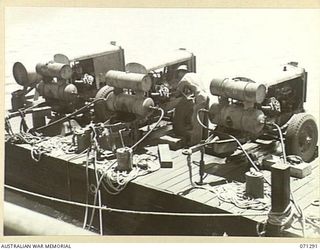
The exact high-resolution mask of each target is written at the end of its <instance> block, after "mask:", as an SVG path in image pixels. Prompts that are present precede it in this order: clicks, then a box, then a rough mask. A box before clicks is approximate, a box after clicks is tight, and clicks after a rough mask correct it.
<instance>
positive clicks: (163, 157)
mask: <svg viewBox="0 0 320 250" xmlns="http://www.w3.org/2000/svg"><path fill="white" fill-rule="evenodd" d="M158 153H159V160H160V166H161V168H172V165H173V159H172V156H171V151H170V149H169V145H168V144H159V145H158Z"/></svg>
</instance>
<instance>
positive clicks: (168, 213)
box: [4, 184, 268, 217]
mask: <svg viewBox="0 0 320 250" xmlns="http://www.w3.org/2000/svg"><path fill="white" fill-rule="evenodd" d="M4 186H5V188H8V189H11V190H14V191H17V192H21V193H25V194H28V195H32V196H35V197H39V198H43V199H47V200H51V201H56V202H61V203H65V204H69V205H74V206H80V207H88V208H95V209H101V210H104V211H108V212H116V213H125V214H139V215H158V216H187V217H243V216H250V217H256V216H267V215H268V213H241V214H231V213H182V212H153V211H138V210H129V209H119V208H111V207H107V206H96V205H90V204H84V203H81V202H76V201H68V200H64V199H60V198H55V197H52V196H47V195H43V194H38V193H34V192H31V191H27V190H23V189H20V188H16V187H12V186H10V185H7V184H5V185H4Z"/></svg>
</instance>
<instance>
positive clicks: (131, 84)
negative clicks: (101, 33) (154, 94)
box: [94, 70, 155, 151]
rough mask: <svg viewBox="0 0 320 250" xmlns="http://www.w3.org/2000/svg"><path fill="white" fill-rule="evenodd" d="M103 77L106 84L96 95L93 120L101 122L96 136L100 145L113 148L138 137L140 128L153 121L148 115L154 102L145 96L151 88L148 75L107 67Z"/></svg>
mask: <svg viewBox="0 0 320 250" xmlns="http://www.w3.org/2000/svg"><path fill="white" fill-rule="evenodd" d="M105 79H106V82H107V85H106V86H104V87H102V88H101V89H100V90H99V91H98V92H97V94H96V97H95V98H96V100H98V101H97V102H96V103H95V105H94V114H95V122H96V123H100V124H101V123H102V124H103V125H102V129H100V133H99V135H98V141H99V143H100V146H101V147H102V148H104V149H107V150H113V151H115V149H117V148H120V147H125V146H132V145H133V144H134V143H136V142H137V141H138V140H139V139H140V137H141V133H140V132H139V128H141V127H143V126H145V125H146V124H148V123H149V122H150V121H152V119H150V118H149V114H150V113H151V112H152V111H153V110H154V106H155V105H154V102H153V100H152V98H150V97H146V96H145V95H144V93H145V92H147V91H149V90H150V88H151V79H150V76H148V75H145V74H138V73H126V72H122V71H116V70H110V71H108V72H107V73H106V74H105Z"/></svg>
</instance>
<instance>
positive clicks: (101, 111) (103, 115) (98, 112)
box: [94, 85, 113, 122]
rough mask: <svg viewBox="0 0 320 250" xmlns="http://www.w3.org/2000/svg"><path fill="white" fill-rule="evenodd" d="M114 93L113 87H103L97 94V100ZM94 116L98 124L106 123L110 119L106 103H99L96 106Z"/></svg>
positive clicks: (102, 101)
mask: <svg viewBox="0 0 320 250" xmlns="http://www.w3.org/2000/svg"><path fill="white" fill-rule="evenodd" d="M112 92H113V87H111V86H108V85H106V86H103V87H102V88H101V89H99V91H98V92H97V94H96V97H95V99H100V98H106V97H107V96H108V95H109V94H111V93H112ZM94 114H95V119H96V121H97V122H105V121H106V120H108V119H109V117H110V114H111V113H110V112H109V111H108V110H107V104H106V101H104V100H101V101H97V102H96V103H95V104H94Z"/></svg>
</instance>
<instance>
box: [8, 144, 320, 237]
mask: <svg viewBox="0 0 320 250" xmlns="http://www.w3.org/2000/svg"><path fill="white" fill-rule="evenodd" d="M245 148H246V149H247V150H248V152H249V153H255V154H256V155H257V156H258V157H262V156H265V155H268V154H271V153H272V152H274V149H275V146H274V143H269V144H268V143H261V144H256V143H250V144H246V145H245ZM145 149H147V150H149V151H151V152H154V153H157V146H155V145H150V146H146V147H145ZM171 154H172V158H173V168H161V169H159V170H158V171H155V172H153V173H150V174H147V175H145V176H141V177H138V178H136V179H135V180H133V181H132V182H130V183H129V184H128V185H127V187H126V188H125V190H123V191H122V192H121V193H120V194H118V195H109V194H108V193H106V192H105V191H104V190H103V188H102V189H101V192H102V205H106V206H107V207H111V208H119V209H129V210H136V211H158V212H180V213H217V214H219V213H220V214H226V213H228V214H237V215H239V216H223V217H218V216H216V217H214V216H203V217H192V216H180V217H177V216H166V215H139V214H124V213H117V212H108V211H103V225H104V231H105V232H110V228H112V233H113V234H118V235H119V234H120V235H128V234H135V235H220V236H221V235H223V234H224V233H226V234H227V235H230V236H256V235H257V230H256V226H257V223H258V222H263V221H265V220H266V219H267V215H266V213H267V212H268V211H267V210H253V209H241V208H238V207H237V206H235V205H234V204H232V203H229V202H223V201H222V200H221V199H219V197H218V193H217V191H219V190H221V188H225V190H231V189H232V188H233V187H234V186H235V185H236V184H237V183H238V184H239V185H240V186H241V185H242V187H244V182H245V175H244V173H245V172H246V171H248V169H249V165H250V164H249V163H248V161H247V160H246V159H245V157H244V156H243V155H242V152H240V151H239V156H238V157H235V158H234V159H233V160H232V161H230V162H227V163H225V160H224V159H221V158H217V157H214V156H210V155H205V163H206V167H205V168H206V170H205V172H206V173H207V174H208V175H207V177H206V178H205V180H204V182H205V183H206V184H207V185H206V187H207V188H209V189H211V190H213V192H210V191H208V190H206V189H199V188H193V187H192V185H191V183H190V180H189V170H188V166H187V160H186V156H185V155H183V154H182V149H179V150H176V151H172V152H171ZM85 157H86V156H82V157H77V156H76V155H75V154H70V155H50V154H49V155H43V156H42V157H41V160H40V161H39V162H35V161H34V160H33V159H32V158H31V155H30V146H29V145H22V144H20V145H14V144H10V143H8V142H6V145H5V159H6V162H5V183H6V184H8V185H12V186H15V187H19V188H23V189H25V190H29V191H32V192H36V193H40V194H45V195H49V196H54V197H57V198H62V199H66V200H70V201H78V202H82V203H84V202H85V200H86V181H85V180H86V179H85V176H86V175H85V172H86V167H85V160H86V158H85ZM192 160H193V161H195V162H194V163H193V164H192V166H193V167H192V168H193V169H192V170H193V171H192V173H193V180H194V181H198V180H199V166H198V164H197V162H199V160H200V153H199V152H197V153H195V154H193V155H192ZM311 165H312V174H310V175H309V176H306V177H305V178H302V179H298V178H293V177H291V190H292V193H293V196H294V197H295V201H296V203H297V204H299V206H300V207H301V209H302V210H303V211H304V214H305V216H309V215H313V216H316V217H319V213H320V212H319V205H317V204H315V202H314V201H315V200H319V180H320V179H319V167H318V159H316V160H314V161H313V162H312V163H311ZM263 173H264V176H265V177H266V179H267V180H269V182H270V171H269V170H264V171H263ZM89 177H90V181H91V182H92V183H94V170H93V167H92V165H89ZM267 188H268V187H267ZM214 190H215V191H216V192H214ZM30 198H32V197H30ZM264 200H265V201H266V202H268V203H269V204H270V202H271V198H270V197H268V196H265V199H264ZM46 202H47V201H46ZM90 202H92V196H91V199H90ZM52 204H53V203H52ZM54 206H55V207H56V208H58V209H62V210H64V212H67V213H69V214H72V216H74V218H76V219H78V220H79V221H81V220H83V214H84V209H83V208H78V207H74V206H70V205H63V204H54ZM59 206H60V207H59ZM293 209H294V208H293ZM258 213H261V214H264V215H263V216H252V214H258ZM97 214H98V213H96V217H95V221H94V224H95V226H96V227H98V226H97V224H98V219H97ZM306 229H307V231H306V233H307V235H305V237H318V236H319V232H315V231H313V230H312V229H311V227H310V228H309V227H307V228H306ZM309 229H310V230H309ZM284 235H285V236H294V237H301V236H302V230H301V224H300V223H298V222H295V221H294V222H293V223H292V225H291V227H290V228H288V229H286V230H285V232H284Z"/></svg>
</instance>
